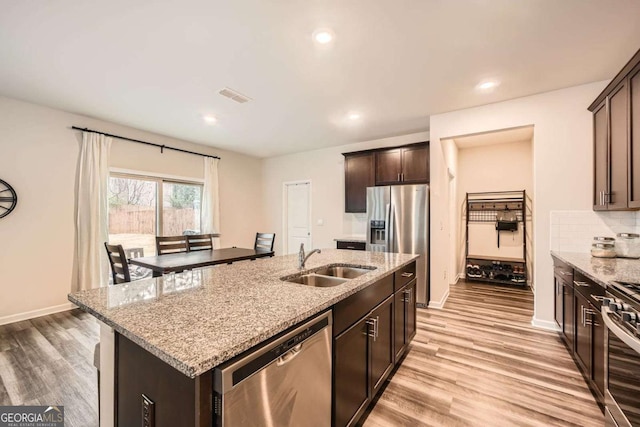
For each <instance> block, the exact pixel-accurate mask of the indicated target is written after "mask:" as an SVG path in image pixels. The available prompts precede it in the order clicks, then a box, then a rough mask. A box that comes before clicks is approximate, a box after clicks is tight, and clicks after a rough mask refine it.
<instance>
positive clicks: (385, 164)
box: [375, 148, 402, 185]
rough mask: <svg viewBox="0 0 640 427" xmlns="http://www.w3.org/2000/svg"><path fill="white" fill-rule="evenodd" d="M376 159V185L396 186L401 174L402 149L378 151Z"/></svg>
mask: <svg viewBox="0 0 640 427" xmlns="http://www.w3.org/2000/svg"><path fill="white" fill-rule="evenodd" d="M375 158H376V185H388V184H397V183H399V182H400V174H401V173H402V149H400V148H397V149H393V150H385V151H378V152H376V153H375Z"/></svg>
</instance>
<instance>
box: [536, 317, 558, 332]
mask: <svg viewBox="0 0 640 427" xmlns="http://www.w3.org/2000/svg"><path fill="white" fill-rule="evenodd" d="M531 326H533V327H534V328H538V329H546V330H547V331H553V332H560V327H559V326H558V325H557V324H556V322H553V321H552V322H550V321H548V320H540V319H536V318H535V317H534V318H533V319H531Z"/></svg>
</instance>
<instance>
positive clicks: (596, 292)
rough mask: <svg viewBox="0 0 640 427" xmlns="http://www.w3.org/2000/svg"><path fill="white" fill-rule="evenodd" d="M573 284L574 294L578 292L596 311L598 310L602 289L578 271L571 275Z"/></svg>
mask: <svg viewBox="0 0 640 427" xmlns="http://www.w3.org/2000/svg"><path fill="white" fill-rule="evenodd" d="M573 284H574V289H575V291H576V292H580V293H581V294H582V295H583V296H584V297H585V298H586V299H587V300H588V301H589V302H590V303H591V304H593V305H594V306H595V308H596V309H597V310H600V306H601V305H602V301H600V299H601V298H599V297H603V296H604V294H605V292H604V287H602V286H600V285H599V284H597V283H596V282H594V281H593V280H591V279H589V278H587V277H586V276H585V275H584V274H582V273H580V272H579V271H575V272H574V273H573Z"/></svg>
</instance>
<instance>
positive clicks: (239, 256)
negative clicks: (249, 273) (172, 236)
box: [129, 247, 274, 277]
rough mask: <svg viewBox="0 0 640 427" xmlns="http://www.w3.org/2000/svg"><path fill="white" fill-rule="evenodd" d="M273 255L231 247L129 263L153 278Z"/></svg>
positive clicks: (142, 258) (272, 253) (160, 256)
mask: <svg viewBox="0 0 640 427" xmlns="http://www.w3.org/2000/svg"><path fill="white" fill-rule="evenodd" d="M273 255H274V252H273V251H265V250H256V249H249V248H237V247H231V248H221V249H207V250H200V251H189V252H178V253H173V254H164V255H156V256H146V257H140V258H131V259H130V260H129V263H130V264H132V265H136V266H139V267H144V268H148V269H150V270H151V271H152V272H153V277H160V276H162V275H163V274H167V273H175V272H180V271H184V270H191V269H194V268H200V267H209V266H212V265H217V264H231V263H234V262H237V261H245V260H255V259H258V258H264V257H272V256H273Z"/></svg>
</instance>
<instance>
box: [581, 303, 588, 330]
mask: <svg viewBox="0 0 640 427" xmlns="http://www.w3.org/2000/svg"><path fill="white" fill-rule="evenodd" d="M580 310H581V311H582V326H583V327H586V326H587V325H585V315H584V305H580Z"/></svg>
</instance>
